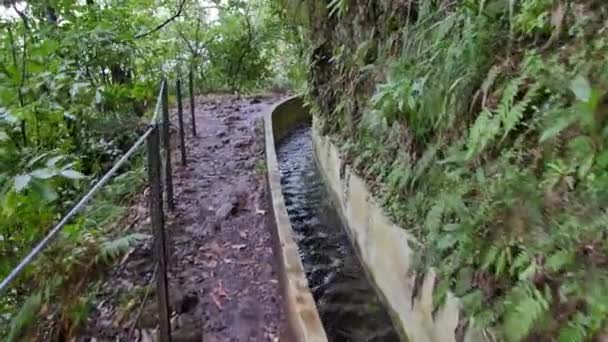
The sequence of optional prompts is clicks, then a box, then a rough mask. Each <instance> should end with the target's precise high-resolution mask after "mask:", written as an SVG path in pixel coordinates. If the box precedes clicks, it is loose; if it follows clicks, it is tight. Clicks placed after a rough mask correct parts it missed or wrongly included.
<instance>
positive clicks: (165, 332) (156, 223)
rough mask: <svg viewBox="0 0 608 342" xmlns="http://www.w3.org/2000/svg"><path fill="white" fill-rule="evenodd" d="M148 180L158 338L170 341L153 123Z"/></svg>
mask: <svg viewBox="0 0 608 342" xmlns="http://www.w3.org/2000/svg"><path fill="white" fill-rule="evenodd" d="M147 143H148V181H149V183H150V199H149V201H150V216H151V223H152V229H153V231H154V236H155V239H154V240H155V241H154V244H155V247H156V248H155V249H156V257H157V260H158V272H157V273H156V290H157V295H156V298H157V301H158V319H159V325H160V340H161V341H162V342H171V323H170V321H169V319H170V317H169V313H170V311H169V291H168V288H167V287H168V285H167V248H166V247H167V246H166V239H165V217H164V213H163V192H162V185H161V182H162V181H161V162H160V140H159V132H158V125H155V126H154V127H153V129H152V132H151V133H150V135H149V136H148V142H147Z"/></svg>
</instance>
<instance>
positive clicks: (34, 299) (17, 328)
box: [8, 292, 42, 342]
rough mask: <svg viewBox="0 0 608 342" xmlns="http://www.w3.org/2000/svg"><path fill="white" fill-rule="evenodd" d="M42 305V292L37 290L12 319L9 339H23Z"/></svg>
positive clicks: (10, 340)
mask: <svg viewBox="0 0 608 342" xmlns="http://www.w3.org/2000/svg"><path fill="white" fill-rule="evenodd" d="M41 305H42V293H41V292H37V293H35V294H33V295H31V296H29V297H28V298H27V300H26V301H25V303H24V304H23V306H22V307H21V309H20V310H19V313H17V315H16V316H15V317H14V318H13V319H12V320H11V323H10V326H11V327H10V332H9V334H8V341H9V342H13V341H21V337H22V336H21V335H22V334H23V332H24V330H25V329H26V328H27V327H28V326H29V325H30V324H32V323H33V321H34V319H35V318H36V315H37V314H38V311H39V310H40V306H41Z"/></svg>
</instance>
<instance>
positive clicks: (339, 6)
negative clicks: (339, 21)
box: [327, 0, 349, 18]
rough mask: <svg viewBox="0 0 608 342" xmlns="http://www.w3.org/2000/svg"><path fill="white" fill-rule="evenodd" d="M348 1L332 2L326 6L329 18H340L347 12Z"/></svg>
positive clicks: (335, 0) (333, 0) (337, 0)
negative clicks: (336, 16)
mask: <svg viewBox="0 0 608 342" xmlns="http://www.w3.org/2000/svg"><path fill="white" fill-rule="evenodd" d="M348 1H349V0H332V1H331V2H330V3H329V5H327V7H328V8H329V16H330V17H331V16H333V15H335V14H337V15H338V18H342V17H343V16H344V14H346V12H347V11H348Z"/></svg>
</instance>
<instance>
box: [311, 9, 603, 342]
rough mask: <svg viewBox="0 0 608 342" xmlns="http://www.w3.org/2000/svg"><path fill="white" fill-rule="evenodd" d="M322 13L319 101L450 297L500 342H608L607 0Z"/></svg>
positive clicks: (314, 91) (315, 25)
mask: <svg viewBox="0 0 608 342" xmlns="http://www.w3.org/2000/svg"><path fill="white" fill-rule="evenodd" d="M307 3H308V4H309V6H308V11H309V12H308V13H309V15H310V17H311V19H310V22H309V23H308V33H309V41H310V43H311V44H313V45H314V51H313V52H312V53H311V65H310V73H309V85H308V91H307V101H308V102H309V105H310V107H311V108H312V110H313V112H314V113H315V115H317V116H318V117H319V118H321V121H322V122H323V129H324V131H325V132H326V133H328V134H332V135H334V136H335V137H337V138H338V139H340V141H341V142H342V146H343V149H344V151H345V152H346V154H347V156H348V157H349V159H350V160H351V162H352V163H353V164H354V166H355V167H356V169H357V170H358V171H359V173H360V174H362V175H363V176H365V177H366V179H367V180H368V181H369V183H370V184H371V185H372V188H373V189H376V190H377V194H378V196H379V197H380V198H381V199H382V201H383V203H384V206H385V208H386V209H387V211H388V212H389V213H390V214H391V216H392V217H393V218H394V219H395V221H396V222H398V223H399V224H400V225H401V226H402V227H404V228H406V229H408V230H409V231H411V232H413V233H414V234H415V236H416V237H417V238H418V239H419V240H420V242H422V244H421V246H424V248H421V247H420V248H418V250H417V251H416V253H417V255H418V256H417V258H416V260H417V265H416V267H417V269H418V270H419V271H423V270H426V269H428V268H429V267H434V268H435V269H436V270H437V271H438V274H439V282H438V284H437V286H436V290H435V291H436V292H435V305H436V306H439V305H440V304H441V303H442V301H443V298H444V297H445V294H446V293H447V291H448V290H451V291H453V292H454V293H455V294H456V295H458V296H459V297H460V298H461V299H462V301H461V302H462V309H463V312H464V319H465V320H466V321H467V324H468V325H469V326H472V327H475V328H477V329H480V330H482V331H484V332H485V334H486V336H493V337H494V338H498V339H501V340H507V341H521V340H531V341H539V340H559V341H564V342H566V341H585V340H591V339H593V338H599V337H600V336H603V335H604V334H606V329H607V328H608V326H607V319H608V292H607V291H606V289H607V288H608V271H607V270H608V268H607V266H608V236H607V232H606V227H608V211H607V209H606V203H608V146H607V141H608V125H607V120H608V96H607V91H606V89H608V35H607V34H606V33H607V30H608V5H606V4H605V3H604V2H602V1H545V0H522V1H510V2H507V1H481V2H473V1H455V2H454V1H437V0H435V1H423V2H403V3H400V4H394V3H390V2H385V1H379V2H374V3H373V4H371V3H369V2H367V1H358V0H340V1H338V0H336V1H331V3H329V6H328V7H325V8H323V7H320V6H319V5H318V4H316V3H313V2H307ZM389 3H390V4H389ZM324 6H326V4H325V5H324ZM330 75H331V76H330Z"/></svg>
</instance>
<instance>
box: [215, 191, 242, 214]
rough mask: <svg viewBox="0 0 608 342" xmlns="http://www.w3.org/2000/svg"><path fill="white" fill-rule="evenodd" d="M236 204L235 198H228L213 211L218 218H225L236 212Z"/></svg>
mask: <svg viewBox="0 0 608 342" xmlns="http://www.w3.org/2000/svg"><path fill="white" fill-rule="evenodd" d="M237 204H238V201H237V198H236V197H233V198H230V199H229V200H228V201H227V202H225V203H224V204H222V206H220V208H219V209H218V210H217V211H216V212H215V215H216V217H217V218H219V219H224V220H225V219H227V218H228V217H229V216H230V215H234V214H236V209H237V208H236V205H237Z"/></svg>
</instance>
